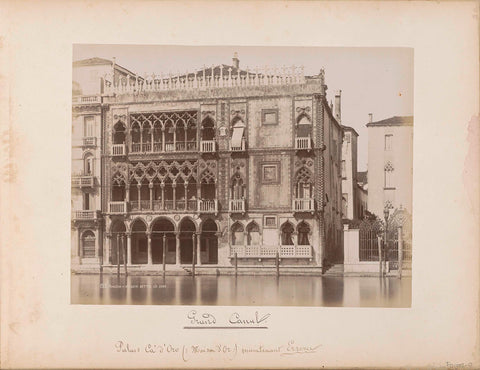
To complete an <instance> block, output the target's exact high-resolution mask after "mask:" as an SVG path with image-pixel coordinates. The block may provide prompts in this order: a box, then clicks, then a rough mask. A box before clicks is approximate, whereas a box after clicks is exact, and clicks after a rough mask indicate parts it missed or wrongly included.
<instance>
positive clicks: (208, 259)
mask: <svg viewBox="0 0 480 370" xmlns="http://www.w3.org/2000/svg"><path fill="white" fill-rule="evenodd" d="M217 231H218V229H217V224H216V223H215V222H214V221H213V220H210V219H208V220H205V222H204V223H203V224H202V233H201V235H200V258H201V263H202V264H217V263H218V237H217Z"/></svg>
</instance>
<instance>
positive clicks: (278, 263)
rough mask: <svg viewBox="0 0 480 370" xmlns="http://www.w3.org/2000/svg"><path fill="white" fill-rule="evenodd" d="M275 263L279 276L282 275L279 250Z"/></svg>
mask: <svg viewBox="0 0 480 370" xmlns="http://www.w3.org/2000/svg"><path fill="white" fill-rule="evenodd" d="M275 265H276V267H277V277H279V276H280V257H279V255H278V252H277V255H276V256H275Z"/></svg>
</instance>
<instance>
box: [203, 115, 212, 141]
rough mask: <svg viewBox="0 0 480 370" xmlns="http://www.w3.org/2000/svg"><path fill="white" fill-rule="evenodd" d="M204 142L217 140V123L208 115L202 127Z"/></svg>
mask: <svg viewBox="0 0 480 370" xmlns="http://www.w3.org/2000/svg"><path fill="white" fill-rule="evenodd" d="M201 136H202V140H214V139H215V121H214V120H213V119H212V118H211V117H210V116H209V115H207V116H206V117H205V118H204V119H203V121H202V126H201Z"/></svg>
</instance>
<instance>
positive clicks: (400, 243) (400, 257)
mask: <svg viewBox="0 0 480 370" xmlns="http://www.w3.org/2000/svg"><path fill="white" fill-rule="evenodd" d="M402 264H403V235H402V227H401V226H400V227H399V228H398V278H399V279H401V278H402Z"/></svg>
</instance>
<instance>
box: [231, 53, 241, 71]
mask: <svg viewBox="0 0 480 370" xmlns="http://www.w3.org/2000/svg"><path fill="white" fill-rule="evenodd" d="M232 62H233V63H232V64H233V66H234V67H235V68H240V60H239V59H238V53H237V52H235V53H233V58H232Z"/></svg>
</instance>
